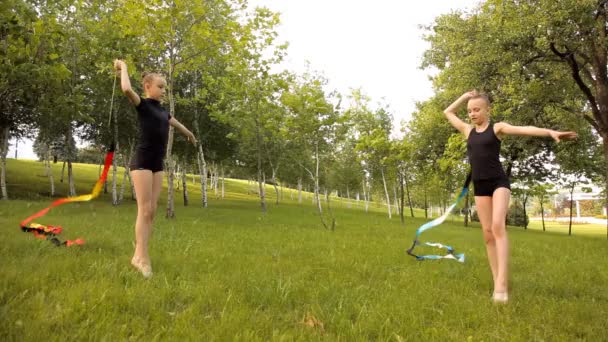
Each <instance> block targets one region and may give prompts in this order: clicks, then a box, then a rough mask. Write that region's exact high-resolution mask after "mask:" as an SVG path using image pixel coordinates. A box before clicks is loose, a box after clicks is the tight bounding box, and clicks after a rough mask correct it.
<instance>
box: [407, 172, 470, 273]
mask: <svg viewBox="0 0 608 342" xmlns="http://www.w3.org/2000/svg"><path fill="white" fill-rule="evenodd" d="M470 183H471V173H470V172H469V174H468V176H467V179H466V180H465V182H464V186H463V187H462V190H461V191H460V194H459V195H458V197H457V198H456V201H455V202H454V203H453V204H452V205H451V206H450V207H449V208H448V209H447V210H446V211H445V213H443V215H441V216H440V217H438V218H436V219H434V220H432V221H429V222H427V223H425V224H423V225H422V226H420V228H418V230H416V237H415V238H414V243H413V244H412V247H410V249H408V250H407V254H409V255H411V256H413V257H415V258H416V260H419V261H422V260H438V259H453V260H456V261H459V262H464V254H462V253H454V248H452V247H451V246H447V245H444V244H441V243H438V242H421V241H419V238H420V235H421V234H422V233H423V232H425V231H427V230H429V229H431V228H433V227H436V226H438V225H440V224H441V223H443V221H445V219H446V218H447V217H448V215H450V213H451V212H452V210H454V208H455V207H456V206H457V205H458V203H459V202H460V200H462V198H463V197H464V196H466V194H467V193H468V192H469V184H470ZM420 245H423V246H429V247H436V248H443V249H446V250H447V254H446V255H416V254H414V248H415V247H416V246H420Z"/></svg>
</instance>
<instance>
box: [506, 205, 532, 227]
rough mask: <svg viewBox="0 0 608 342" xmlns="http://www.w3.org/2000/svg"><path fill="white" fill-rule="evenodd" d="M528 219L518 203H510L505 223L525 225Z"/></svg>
mask: <svg viewBox="0 0 608 342" xmlns="http://www.w3.org/2000/svg"><path fill="white" fill-rule="evenodd" d="M529 222H530V220H529V219H528V215H524V208H523V207H521V206H519V205H511V207H510V208H509V212H508V213H507V225H509V226H517V227H526V226H527V225H528V223H529Z"/></svg>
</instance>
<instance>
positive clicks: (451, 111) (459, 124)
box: [443, 91, 476, 137]
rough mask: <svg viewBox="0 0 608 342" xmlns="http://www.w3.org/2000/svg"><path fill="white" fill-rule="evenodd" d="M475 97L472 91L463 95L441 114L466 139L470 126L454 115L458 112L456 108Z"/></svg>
mask: <svg viewBox="0 0 608 342" xmlns="http://www.w3.org/2000/svg"><path fill="white" fill-rule="evenodd" d="M475 95H476V92H474V91H470V92H467V93H464V94H462V96H460V97H459V98H458V99H457V100H456V101H454V102H453V103H452V104H451V105H449V106H448V108H446V109H445V110H444V111H443V114H445V117H446V118H447V119H448V121H449V122H450V124H452V126H453V127H454V128H456V129H457V130H458V131H459V132H460V133H462V134H464V136H465V137H468V135H469V132H470V131H471V126H470V125H469V124H467V123H466V122H464V121H462V120H460V118H459V117H458V115H456V112H457V111H458V108H459V107H460V106H461V105H463V104H464V103H466V102H467V101H468V100H469V99H470V98H471V97H473V96H475Z"/></svg>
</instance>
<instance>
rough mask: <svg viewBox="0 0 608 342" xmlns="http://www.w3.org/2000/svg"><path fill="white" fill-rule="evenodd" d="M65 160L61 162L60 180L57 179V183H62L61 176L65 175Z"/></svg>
mask: <svg viewBox="0 0 608 342" xmlns="http://www.w3.org/2000/svg"><path fill="white" fill-rule="evenodd" d="M65 164H66V163H65V160H64V161H63V165H62V166H61V178H60V179H59V183H63V176H64V175H65Z"/></svg>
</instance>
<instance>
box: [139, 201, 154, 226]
mask: <svg viewBox="0 0 608 342" xmlns="http://www.w3.org/2000/svg"><path fill="white" fill-rule="evenodd" d="M138 211H139V212H138V215H140V216H141V217H142V218H143V219H144V220H146V222H152V219H153V218H154V206H153V205H152V204H151V203H148V204H145V205H142V206H140V207H139V208H138Z"/></svg>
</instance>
